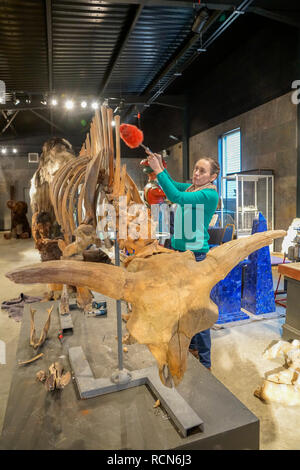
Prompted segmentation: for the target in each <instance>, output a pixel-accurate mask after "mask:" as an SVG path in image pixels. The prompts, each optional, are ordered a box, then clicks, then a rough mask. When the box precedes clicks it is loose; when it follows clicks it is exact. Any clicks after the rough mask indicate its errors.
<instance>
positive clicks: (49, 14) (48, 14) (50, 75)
mask: <svg viewBox="0 0 300 470" xmlns="http://www.w3.org/2000/svg"><path fill="white" fill-rule="evenodd" d="M46 26H47V50H48V84H49V92H50V93H52V91H53V40H52V0H46ZM49 118H50V122H51V123H52V122H53V112H52V108H50V110H49ZM50 132H51V135H52V134H53V124H51V128H50Z"/></svg>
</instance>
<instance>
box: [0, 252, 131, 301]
mask: <svg viewBox="0 0 300 470" xmlns="http://www.w3.org/2000/svg"><path fill="white" fill-rule="evenodd" d="M5 275H6V277H8V278H9V279H10V280H12V281H14V282H16V283H17V284H35V283H39V284H40V283H42V284H51V283H58V284H68V285H72V286H82V287H88V288H90V289H91V290H95V291H96V292H100V293H101V294H103V295H107V296H108V297H111V298H113V299H121V300H125V301H126V302H132V294H131V293H132V292H134V282H135V277H136V275H135V274H134V273H130V272H127V271H126V270H125V269H124V268H122V267H118V266H111V265H109V264H104V263H90V262H87V261H71V260H65V261H46V262H44V263H38V264H33V265H31V266H24V267H22V268H18V270H16V271H10V272H8V273H6V274H5Z"/></svg>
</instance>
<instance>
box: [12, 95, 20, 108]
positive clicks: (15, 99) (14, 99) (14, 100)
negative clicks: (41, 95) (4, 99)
mask: <svg viewBox="0 0 300 470" xmlns="http://www.w3.org/2000/svg"><path fill="white" fill-rule="evenodd" d="M13 103H14V105H15V106H17V105H18V104H19V103H20V100H19V98H17V95H16V93H13Z"/></svg>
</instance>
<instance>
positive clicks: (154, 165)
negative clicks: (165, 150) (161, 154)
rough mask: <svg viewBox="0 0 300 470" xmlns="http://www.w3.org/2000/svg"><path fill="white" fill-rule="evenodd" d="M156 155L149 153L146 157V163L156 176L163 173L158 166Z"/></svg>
mask: <svg viewBox="0 0 300 470" xmlns="http://www.w3.org/2000/svg"><path fill="white" fill-rule="evenodd" d="M156 155H157V154H154V153H151V154H150V155H149V156H148V163H149V166H150V167H151V168H152V170H153V171H154V172H155V174H156V175H158V173H161V172H162V171H163V168H162V167H161V166H160V162H159V159H158V158H157V156H156Z"/></svg>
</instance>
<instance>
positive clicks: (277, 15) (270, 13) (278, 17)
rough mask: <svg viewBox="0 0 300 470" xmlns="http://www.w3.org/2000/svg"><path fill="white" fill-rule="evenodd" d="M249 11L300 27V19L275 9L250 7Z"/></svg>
mask: <svg viewBox="0 0 300 470" xmlns="http://www.w3.org/2000/svg"><path fill="white" fill-rule="evenodd" d="M248 11H249V12H250V13H255V14H256V15H260V16H264V17H265V18H269V19H270V20H275V21H280V22H281V23H285V24H288V25H290V26H295V27H296V28H300V21H297V20H294V19H293V18H290V17H288V16H284V15H282V14H281V13H275V12H274V11H270V10H265V9H264V8H259V7H250V8H248Z"/></svg>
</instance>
